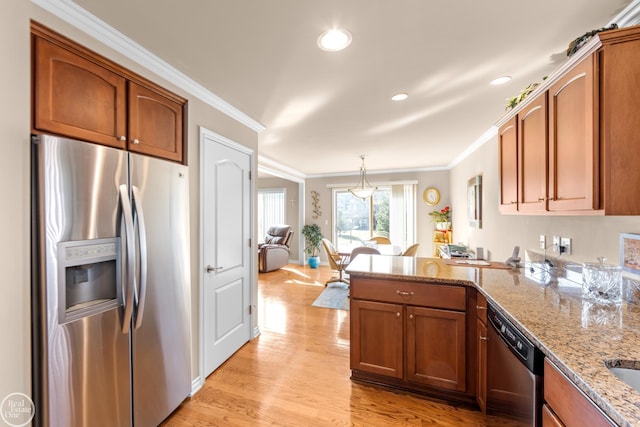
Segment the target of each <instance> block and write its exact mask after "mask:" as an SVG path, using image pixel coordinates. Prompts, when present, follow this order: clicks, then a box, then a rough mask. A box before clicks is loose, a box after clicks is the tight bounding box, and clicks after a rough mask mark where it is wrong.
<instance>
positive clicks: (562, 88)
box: [549, 56, 599, 211]
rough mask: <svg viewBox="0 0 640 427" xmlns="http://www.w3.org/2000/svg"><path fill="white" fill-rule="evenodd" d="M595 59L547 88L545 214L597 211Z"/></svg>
mask: <svg viewBox="0 0 640 427" xmlns="http://www.w3.org/2000/svg"><path fill="white" fill-rule="evenodd" d="M594 73H595V56H590V57H588V58H587V59H585V60H584V61H583V62H581V63H580V64H578V65H576V67H575V68H574V69H573V70H571V71H570V72H569V73H568V74H567V75H566V76H564V77H563V78H561V79H560V80H558V82H556V83H555V84H554V85H553V86H551V87H550V88H549V117H550V122H549V127H550V132H549V198H550V200H549V210H550V211H557V210H592V209H597V208H598V204H597V201H598V198H597V197H596V195H595V192H596V191H597V189H598V186H599V184H598V173H597V172H596V171H597V165H598V163H599V158H598V148H597V145H598V144H597V143H598V133H597V126H595V123H596V119H595V117H594V116H595V112H596V111H597V108H596V107H594V106H596V105H597V89H596V87H595V81H594Z"/></svg>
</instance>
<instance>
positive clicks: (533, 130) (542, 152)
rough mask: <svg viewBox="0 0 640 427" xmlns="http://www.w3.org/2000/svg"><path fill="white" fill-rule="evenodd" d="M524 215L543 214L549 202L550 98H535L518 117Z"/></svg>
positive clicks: (520, 206) (519, 202)
mask: <svg viewBox="0 0 640 427" xmlns="http://www.w3.org/2000/svg"><path fill="white" fill-rule="evenodd" d="M518 135H519V143H520V146H519V154H520V157H519V159H520V162H519V165H518V167H519V177H520V192H519V194H520V199H519V200H518V210H520V211H521V212H531V211H544V210H545V209H546V200H547V95H546V92H545V93H543V94H541V95H539V96H538V97H537V98H536V99H534V100H533V101H532V102H531V103H530V104H529V105H528V106H527V108H526V109H524V110H523V111H522V112H521V113H520V114H519V115H518Z"/></svg>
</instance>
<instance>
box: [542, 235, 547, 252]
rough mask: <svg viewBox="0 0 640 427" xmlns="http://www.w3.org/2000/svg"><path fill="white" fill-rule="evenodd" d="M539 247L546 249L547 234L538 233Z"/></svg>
mask: <svg viewBox="0 0 640 427" xmlns="http://www.w3.org/2000/svg"><path fill="white" fill-rule="evenodd" d="M540 249H547V236H545V235H544V234H541V235H540Z"/></svg>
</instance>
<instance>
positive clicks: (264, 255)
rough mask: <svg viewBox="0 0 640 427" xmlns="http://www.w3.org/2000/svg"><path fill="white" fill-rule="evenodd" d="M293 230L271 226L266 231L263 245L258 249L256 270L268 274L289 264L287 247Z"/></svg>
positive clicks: (288, 227)
mask: <svg viewBox="0 0 640 427" xmlns="http://www.w3.org/2000/svg"><path fill="white" fill-rule="evenodd" d="M292 236H293V230H292V229H291V226H289V225H284V224H281V225H272V226H271V227H269V230H267V235H266V236H265V238H264V243H261V244H260V246H259V247H258V270H259V271H260V273H268V272H269V271H273V270H277V269H279V268H281V267H284V266H285V265H287V263H288V262H289V245H290V243H291V237H292Z"/></svg>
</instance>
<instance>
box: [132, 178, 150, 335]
mask: <svg viewBox="0 0 640 427" xmlns="http://www.w3.org/2000/svg"><path fill="white" fill-rule="evenodd" d="M131 193H132V194H133V208H134V213H135V218H136V219H137V221H138V246H139V248H140V291H139V292H137V291H138V290H137V289H136V293H137V296H136V300H137V304H136V305H137V309H136V321H135V324H136V326H135V328H136V329H138V328H140V326H142V317H143V315H144V306H145V301H146V297H147V229H146V226H145V223H144V213H143V211H142V202H141V199H140V191H139V190H138V187H136V186H135V185H134V186H132V187H131Z"/></svg>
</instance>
